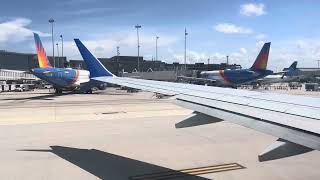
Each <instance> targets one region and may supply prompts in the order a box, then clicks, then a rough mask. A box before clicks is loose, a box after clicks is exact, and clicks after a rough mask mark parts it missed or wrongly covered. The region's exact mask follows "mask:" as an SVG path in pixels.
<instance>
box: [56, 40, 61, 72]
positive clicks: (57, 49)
mask: <svg viewBox="0 0 320 180" xmlns="http://www.w3.org/2000/svg"><path fill="white" fill-rule="evenodd" d="M56 45H57V54H58V56H57V58H58V67H59V65H60V55H59V44H58V43H57V44H56Z"/></svg>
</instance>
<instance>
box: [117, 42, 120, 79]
mask: <svg viewBox="0 0 320 180" xmlns="http://www.w3.org/2000/svg"><path fill="white" fill-rule="evenodd" d="M119 56H120V47H119V46H117V75H118V76H119V72H120V70H119V69H120V64H119Z"/></svg>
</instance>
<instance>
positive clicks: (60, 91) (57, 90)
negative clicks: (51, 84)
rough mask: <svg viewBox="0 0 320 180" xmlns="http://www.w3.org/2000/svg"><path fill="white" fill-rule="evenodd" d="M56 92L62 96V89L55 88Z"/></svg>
mask: <svg viewBox="0 0 320 180" xmlns="http://www.w3.org/2000/svg"><path fill="white" fill-rule="evenodd" d="M54 90H55V94H62V89H57V88H55V89H54Z"/></svg>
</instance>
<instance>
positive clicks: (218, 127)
mask: <svg viewBox="0 0 320 180" xmlns="http://www.w3.org/2000/svg"><path fill="white" fill-rule="evenodd" d="M172 101H173V100H171V99H156V98H155V97H154V95H153V94H152V93H148V92H139V93H127V92H126V91H122V90H117V89H114V88H109V89H107V90H106V91H103V92H97V93H95V94H64V95H61V96H54V95H52V94H50V93H48V90H36V91H32V92H23V93H17V92H12V93H1V94H0V112H1V118H0V132H1V133H0V147H1V153H0V159H1V161H0V175H1V179H32V180H34V179H111V180H118V179H120V180H121V179H200V180H201V179H203V180H205V179H221V180H222V179H227V180H236V179H237V180H238V179H246V180H250V179H252V180H256V179H259V180H262V179H266V180H267V179H268V180H270V179H283V180H286V179H287V180H300V179H308V180H318V179H319V177H320V171H319V167H320V152H319V151H313V152H310V153H306V154H302V155H298V156H294V157H289V158H284V159H280V160H274V161H268V162H259V161H258V158H257V156H258V154H259V153H260V152H262V151H263V150H264V149H265V148H266V147H267V146H269V145H270V144H271V143H273V142H274V141H275V140H276V139H277V138H276V137H272V136H269V135H266V134H263V133H260V132H257V131H255V130H251V129H247V128H244V127H241V126H238V125H235V124H231V123H228V122H226V121H223V122H219V123H216V124H210V125H204V126H197V127H190V128H183V129H176V128H175V123H177V122H180V121H181V120H183V119H185V118H187V117H190V116H192V111H191V110H187V109H184V108H181V107H179V106H176V105H174V104H173V103H172ZM188 174H190V175H188Z"/></svg>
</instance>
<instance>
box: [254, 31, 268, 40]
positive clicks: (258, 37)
mask: <svg viewBox="0 0 320 180" xmlns="http://www.w3.org/2000/svg"><path fill="white" fill-rule="evenodd" d="M266 37H267V36H266V35H265V34H262V33H260V34H257V35H256V36H255V38H256V39H258V40H262V39H265V38H266Z"/></svg>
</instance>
